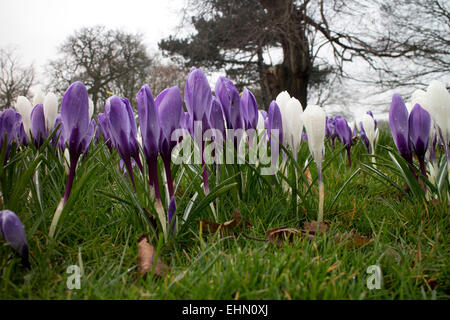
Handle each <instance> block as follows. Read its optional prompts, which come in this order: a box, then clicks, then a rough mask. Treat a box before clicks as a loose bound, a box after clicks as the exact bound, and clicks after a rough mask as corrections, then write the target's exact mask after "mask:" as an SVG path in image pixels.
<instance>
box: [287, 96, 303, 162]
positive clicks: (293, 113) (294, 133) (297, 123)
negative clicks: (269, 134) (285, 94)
mask: <svg viewBox="0 0 450 320" xmlns="http://www.w3.org/2000/svg"><path fill="white" fill-rule="evenodd" d="M302 114H303V108H302V105H301V103H300V101H298V100H297V99H295V98H291V99H289V101H288V103H287V105H286V115H287V118H286V121H287V126H286V127H287V130H288V131H287V134H286V135H285V136H287V138H288V140H287V142H288V144H289V145H290V146H291V148H292V151H293V154H294V159H295V160H297V153H298V150H299V149H300V144H301V142H302V132H303V121H302Z"/></svg>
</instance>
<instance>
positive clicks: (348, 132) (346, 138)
mask: <svg viewBox="0 0 450 320" xmlns="http://www.w3.org/2000/svg"><path fill="white" fill-rule="evenodd" d="M336 118H337V120H336V133H337V135H338V136H339V138H340V139H341V141H342V144H343V145H344V146H345V149H346V150H347V158H348V166H349V167H351V166H352V159H351V155H350V148H351V146H352V129H350V127H349V125H348V123H347V120H345V119H344V118H342V117H336Z"/></svg>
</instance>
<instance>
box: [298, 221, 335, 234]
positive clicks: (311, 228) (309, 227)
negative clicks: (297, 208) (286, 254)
mask: <svg viewBox="0 0 450 320" xmlns="http://www.w3.org/2000/svg"><path fill="white" fill-rule="evenodd" d="M329 229H330V228H329V227H328V225H327V224H325V223H323V222H320V223H318V222H317V221H311V222H305V223H304V224H303V230H302V232H304V233H308V232H309V233H310V234H313V235H315V234H316V232H317V231H319V232H327V231H328V230H329Z"/></svg>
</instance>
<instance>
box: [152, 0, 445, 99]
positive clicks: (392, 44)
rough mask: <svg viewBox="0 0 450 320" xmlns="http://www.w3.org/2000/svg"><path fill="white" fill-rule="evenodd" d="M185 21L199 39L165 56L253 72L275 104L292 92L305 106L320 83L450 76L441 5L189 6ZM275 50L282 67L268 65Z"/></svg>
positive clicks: (180, 42) (245, 1)
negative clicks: (362, 70) (350, 67)
mask: <svg viewBox="0 0 450 320" xmlns="http://www.w3.org/2000/svg"><path fill="white" fill-rule="evenodd" d="M184 14H185V16H186V17H188V16H192V23H193V26H194V28H195V29H196V31H197V33H193V34H191V35H189V36H187V37H186V38H181V39H177V38H175V37H171V38H168V39H165V40H163V41H161V42H160V47H161V48H162V49H163V50H165V51H166V52H168V53H169V54H176V55H179V56H182V57H183V58H184V59H185V60H187V62H188V64H192V65H201V66H204V67H206V68H209V69H216V70H223V69H225V70H226V71H227V74H230V75H234V79H239V78H238V75H239V74H240V75H242V74H244V72H245V71H246V70H252V72H251V73H248V74H246V78H247V79H248V80H250V81H252V82H253V83H259V84H260V88H261V91H262V92H264V91H266V92H267V95H268V96H269V98H271V99H273V98H274V97H275V96H276V95H277V94H278V93H279V92H280V91H282V90H288V91H289V92H290V93H291V94H292V95H294V96H296V97H297V98H299V99H300V101H301V102H302V104H303V105H304V106H305V105H306V104H307V101H308V90H309V89H311V88H313V87H314V86H318V85H320V84H321V83H322V84H325V86H330V85H333V82H335V81H336V82H339V81H341V80H342V79H345V78H352V79H358V80H360V82H362V83H371V84H375V83H376V84H381V85H382V86H384V87H385V88H392V87H393V86H395V85H398V84H403V85H411V84H414V83H416V84H417V83H421V82H423V81H424V79H425V78H426V77H427V76H434V77H437V76H439V75H442V74H445V73H447V74H448V71H449V59H450V58H449V52H450V50H449V35H450V24H449V16H450V14H449V8H448V2H447V3H446V2H445V1H442V0H399V1H395V2H393V1H389V0H317V1H311V0H297V1H294V0H278V1H273V0H242V1H226V0H204V1H199V0H188V9H186V11H185V13H184ZM274 48H275V49H276V48H278V49H281V52H282V58H281V62H280V63H267V60H266V59H264V55H267V54H268V53H270V52H271V50H273V49H274ZM349 62H353V63H352V65H353V66H354V65H355V63H356V64H358V63H361V64H364V66H365V68H367V66H369V68H370V69H371V70H372V73H371V75H370V76H368V77H367V76H365V77H362V76H361V73H358V72H350V71H351V70H348V68H347V66H348V65H349ZM358 66H359V65H358ZM232 71H235V74H233V72H232ZM357 71H358V70H357ZM330 74H332V76H331V77H330V78H328V79H327V75H330ZM334 75H338V77H335V76H334ZM317 80H319V81H317ZM316 89H317V88H316ZM325 91H326V90H325ZM326 96H327V94H325V96H324V97H326ZM321 99H322V101H323V98H321Z"/></svg>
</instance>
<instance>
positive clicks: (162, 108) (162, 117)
mask: <svg viewBox="0 0 450 320" xmlns="http://www.w3.org/2000/svg"><path fill="white" fill-rule="evenodd" d="M155 104H156V109H157V111H158V119H159V126H160V128H161V134H160V138H159V151H160V153H161V158H162V159H163V163H164V168H165V171H166V177H167V184H168V187H169V196H170V197H172V196H173V193H174V190H173V180H172V173H171V171H170V162H171V154H172V150H173V148H174V147H175V145H176V144H177V142H178V141H172V133H173V132H174V131H175V130H176V129H180V122H181V119H182V117H184V110H183V100H182V98H181V93H180V89H179V88H178V87H171V88H168V89H165V90H164V91H162V92H161V93H160V94H159V95H158V97H157V98H156V100H155Z"/></svg>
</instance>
